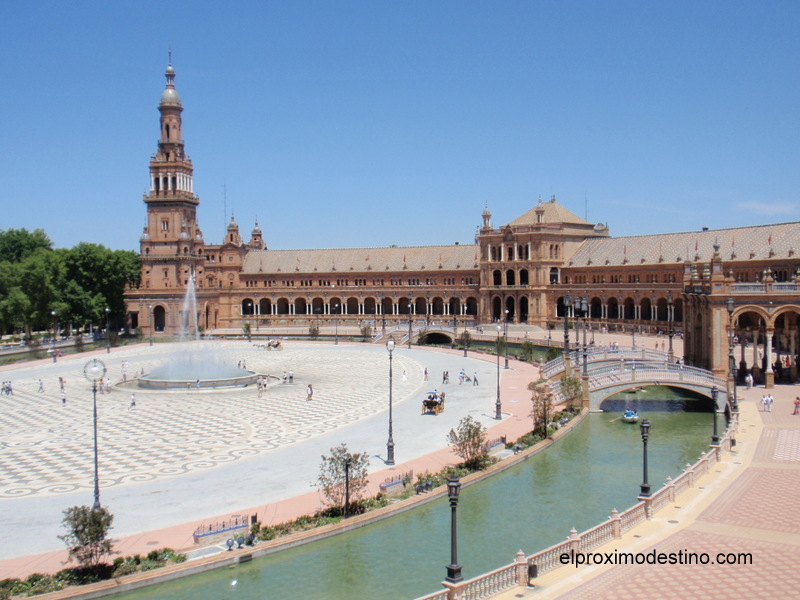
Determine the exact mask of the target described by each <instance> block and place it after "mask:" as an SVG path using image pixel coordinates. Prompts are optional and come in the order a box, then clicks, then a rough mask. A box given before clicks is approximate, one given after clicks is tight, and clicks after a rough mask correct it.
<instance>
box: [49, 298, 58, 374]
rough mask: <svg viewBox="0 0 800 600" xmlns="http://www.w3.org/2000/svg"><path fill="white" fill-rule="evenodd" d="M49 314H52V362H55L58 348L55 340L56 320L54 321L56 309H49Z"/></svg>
mask: <svg viewBox="0 0 800 600" xmlns="http://www.w3.org/2000/svg"><path fill="white" fill-rule="evenodd" d="M50 314H51V315H52V316H53V362H57V359H58V350H57V348H56V340H57V339H58V321H56V315H57V314H58V313H57V312H56V311H54V310H51V311H50Z"/></svg>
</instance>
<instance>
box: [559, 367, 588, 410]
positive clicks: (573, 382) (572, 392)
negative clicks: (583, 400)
mask: <svg viewBox="0 0 800 600" xmlns="http://www.w3.org/2000/svg"><path fill="white" fill-rule="evenodd" d="M581 392H583V382H582V380H581V378H580V377H579V376H576V375H573V376H571V377H562V378H561V394H562V396H563V397H564V400H565V402H566V404H567V407H569V408H570V409H572V408H575V405H576V404H578V403H579V402H580V397H581Z"/></svg>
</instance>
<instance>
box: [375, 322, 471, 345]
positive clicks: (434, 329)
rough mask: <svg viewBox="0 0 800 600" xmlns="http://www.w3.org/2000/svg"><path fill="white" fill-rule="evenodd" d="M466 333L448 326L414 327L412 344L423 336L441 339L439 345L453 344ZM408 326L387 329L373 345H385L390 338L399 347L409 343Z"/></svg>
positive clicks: (379, 334)
mask: <svg viewBox="0 0 800 600" xmlns="http://www.w3.org/2000/svg"><path fill="white" fill-rule="evenodd" d="M463 332H464V330H463V328H462V329H454V328H453V327H452V326H447V325H440V324H438V323H437V324H436V325H412V327H411V343H412V344H415V343H417V342H418V341H419V338H420V336H421V335H423V334H424V335H428V336H437V337H438V338H439V339H437V340H435V341H436V342H437V343H445V344H452V343H453V342H455V341H456V338H457V337H458V336H459V335H462V334H463ZM408 336H409V333H408V325H405V326H404V325H396V326H394V327H387V328H386V331H380V332H379V333H378V334H377V335H375V337H373V338H372V341H373V343H376V344H377V343H384V342H386V341H387V340H388V339H389V338H390V337H394V341H395V343H396V344H397V345H398V346H402V345H403V344H407V343H408Z"/></svg>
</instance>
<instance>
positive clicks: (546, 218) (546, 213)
mask: <svg viewBox="0 0 800 600" xmlns="http://www.w3.org/2000/svg"><path fill="white" fill-rule="evenodd" d="M537 211H540V212H541V213H542V220H541V222H542V223H571V224H576V225H591V223H589V222H588V221H584V220H583V219H581V218H580V217H579V216H577V215H575V214H573V213H571V212H570V211H568V210H567V209H566V208H564V207H563V206H561V205H560V204H558V202H556V199H555V197H554V198H553V199H552V200H550V201H549V202H542V201H541V200H539V203H538V204H537V205H536V206H534V207H533V208H532V209H530V210H529V211H528V212H526V213H524V214H523V215H520V216H519V217H517V218H516V219H514V220H513V221H511V222H510V223H509V225H511V226H514V225H535V224H536V223H539V219H538V218H537Z"/></svg>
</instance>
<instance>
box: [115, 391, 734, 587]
mask: <svg viewBox="0 0 800 600" xmlns="http://www.w3.org/2000/svg"><path fill="white" fill-rule="evenodd" d="M648 393H650V394H651V397H655V396H656V395H658V393H659V392H658V391H657V390H654V389H653V388H649V389H648ZM662 395H663V396H664V398H663V400H664V401H663V402H656V403H652V402H643V401H638V398H634V397H633V396H632V395H628V396H620V400H619V401H618V402H617V403H616V404H614V403H611V404H609V406H611V407H612V408H613V411H614V412H607V413H602V414H601V413H598V414H590V415H588V416H587V417H586V418H585V419H584V421H583V422H582V423H580V424H579V425H577V426H576V428H575V429H574V430H573V431H572V432H570V433H569V434H568V435H567V436H565V437H564V438H563V439H561V440H559V441H558V442H557V443H556V444H554V445H553V446H552V447H551V448H549V449H547V450H546V451H544V452H540V453H538V454H536V455H534V456H532V457H531V458H529V459H528V460H526V461H524V462H522V463H521V464H519V465H516V466H515V467H513V468H511V469H508V470H507V471H505V472H503V473H501V474H498V475H495V476H494V477H491V478H489V479H487V480H485V481H482V482H479V483H476V484H474V485H471V486H469V487H466V488H463V489H462V490H461V497H460V499H459V503H458V560H459V563H460V564H461V565H462V572H463V575H464V578H465V579H469V578H471V577H474V576H477V575H479V574H481V573H484V572H486V571H490V570H492V569H494V568H497V567H499V566H502V565H504V564H508V563H510V562H512V561H513V560H514V557H515V554H516V552H517V550H520V549H521V550H523V551H524V552H525V553H526V554H530V553H533V552H536V551H538V550H541V549H543V548H546V547H547V546H550V545H552V544H554V543H557V542H560V541H562V540H564V539H565V538H566V537H567V535H568V534H569V530H570V529H571V528H572V527H574V528H575V529H576V530H578V531H583V530H585V529H588V528H590V527H592V526H594V525H596V524H598V523H600V522H602V521H604V520H605V519H606V518H607V517H608V516H609V514H610V511H611V509H612V508H616V509H618V510H619V511H620V512H621V511H622V510H624V509H626V508H628V507H630V506H631V505H633V504H634V503H635V502H636V496H637V495H638V493H639V485H640V484H641V483H642V441H641V435H640V432H639V427H638V426H637V425H630V424H626V423H623V422H621V421H620V420H619V419H617V417H618V416H619V414H620V413H619V411H617V410H616V406H617V405H619V406H624V405H625V404H630V403H631V402H634V403H635V404H636V407H637V408H638V410H639V412H640V413H641V414H642V415H643V416H644V417H647V418H648V419H649V420H650V422H651V424H652V427H651V430H650V441H649V443H648V462H649V471H650V477H649V479H650V483H651V485H652V486H653V490H656V489H658V488H659V487H661V484H662V483H663V482H664V480H665V479H666V478H667V476H672V477H675V476H676V475H678V474H679V473H680V472H681V471H682V469H683V467H684V465H686V463H693V462H694V461H695V460H697V458H698V456H699V455H700V452H702V451H704V450H705V448H706V447H707V446H708V443H709V442H710V436H711V428H712V423H711V414H710V413H709V412H700V411H699V410H694V409H697V408H701V406H698V405H700V404H702V403H700V402H696V401H690V402H687V406H686V407H684V408H686V411H680V412H676V411H675V410H674V409H676V408H680V407H682V404H681V402H682V401H681V399H680V398H678V397H677V396H676V395H675V394H673V393H670V392H669V391H664V392H662ZM639 397H641V395H640V396H639ZM648 407H649V408H648ZM719 426H720V431H722V430H723V429H724V423H722V420H720V423H719ZM449 562H450V507H449V504H448V501H447V499H446V498H443V499H441V500H438V501H436V502H433V503H430V504H427V505H425V506H422V507H419V508H416V509H414V510H411V511H409V512H406V513H403V514H401V515H398V516H396V517H392V518H391V519H388V520H385V521H381V522H379V523H375V524H372V525H369V526H366V527H363V528H361V529H359V530H357V531H351V532H348V533H344V534H341V535H338V536H335V537H333V538H329V539H327V540H323V541H319V542H314V543H311V544H308V545H305V546H301V547H299V548H295V549H292V550H287V551H283V552H280V553H278V554H276V555H272V556H267V557H264V558H260V559H257V560H255V561H253V562H251V563H245V564H243V565H238V566H236V567H233V568H228V569H218V570H215V571H211V572H208V573H204V574H200V575H195V576H191V577H187V578H185V579H181V580H178V581H175V582H171V583H166V584H159V585H156V586H153V587H149V588H146V589H143V590H139V591H136V592H130V593H127V594H122V595H120V596H117V597H121V598H124V599H125V600H144V599H148V600H149V599H156V598H158V599H161V598H169V599H170V600H211V599H214V600H220V599H236V600H262V599H270V600H284V599H285V600H289V599H296V598H315V599H324V600H328V599H330V600H338V599H342V600H361V599H365V600H366V599H368V598H369V599H374V598H397V599H407V598H416V597H418V596H421V595H424V594H427V593H430V592H433V591H436V590H438V589H441V583H440V582H441V581H442V580H443V579H444V577H445V565H446V564H448V563H449Z"/></svg>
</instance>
